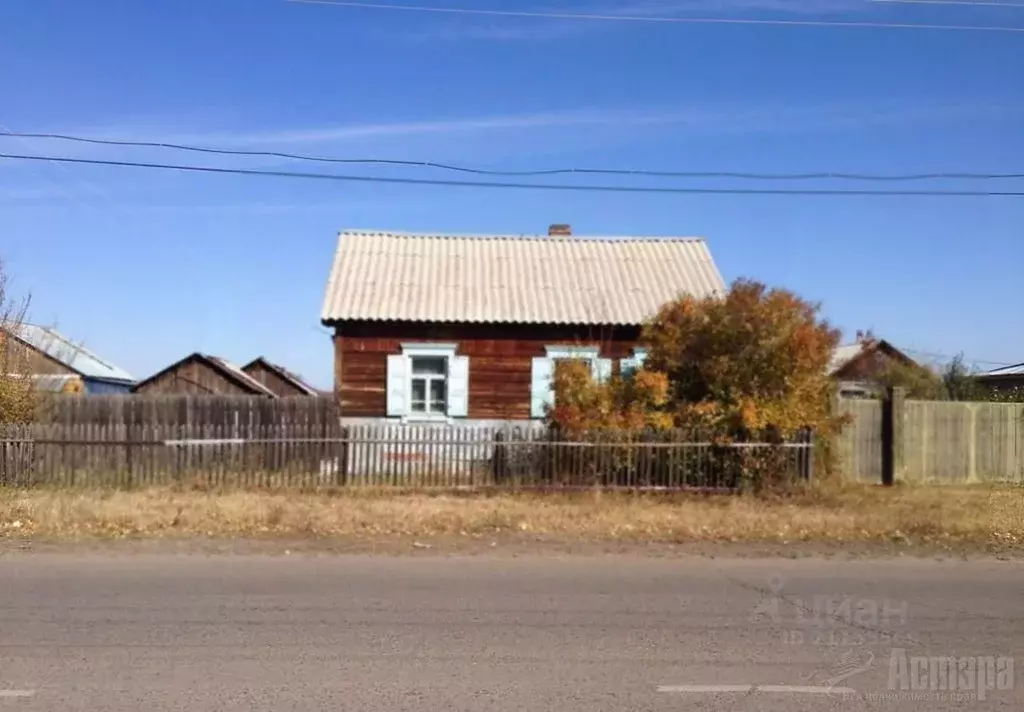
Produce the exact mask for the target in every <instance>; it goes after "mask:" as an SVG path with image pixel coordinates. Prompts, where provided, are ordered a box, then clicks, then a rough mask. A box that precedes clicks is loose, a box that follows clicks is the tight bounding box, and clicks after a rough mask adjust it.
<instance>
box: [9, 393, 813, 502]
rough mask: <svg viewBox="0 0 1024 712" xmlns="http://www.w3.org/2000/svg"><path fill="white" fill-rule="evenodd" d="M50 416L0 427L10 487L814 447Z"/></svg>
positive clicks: (744, 455) (175, 408)
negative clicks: (39, 422) (45, 419)
mask: <svg viewBox="0 0 1024 712" xmlns="http://www.w3.org/2000/svg"><path fill="white" fill-rule="evenodd" d="M61 408H62V410H61V411H60V412H57V413H56V414H55V416H54V417H53V418H52V419H51V421H50V422H47V423H42V424H31V425H21V426H5V427H3V428H2V429H0V484H3V485H7V486H17V487H34V486H63V487H115V488H135V487H145V486H154V485H180V486H193V487H211V488H220V487H243V488H250V487H303V488H320V487H389V488H400V489H445V490H452V489H467V488H469V489H479V488H491V487H494V488H509V487H514V488H522V487H540V488H554V489H562V490H565V489H576V488H594V487H599V488H604V489H631V490H649V489H654V490H686V489H701V490H729V491H731V490H735V489H737V488H738V487H739V486H740V485H741V484H742V478H743V474H744V473H745V472H747V471H749V470H750V469H751V468H752V467H754V466H756V467H761V468H762V469H763V468H765V467H767V468H769V469H770V471H771V474H773V475H780V476H784V477H793V478H801V479H809V478H810V477H811V475H812V462H813V443H812V441H811V438H810V436H809V435H806V436H805V437H802V438H800V439H798V440H796V441H794V442H788V443H776V444H767V443H761V442H746V443H738V444H732V445H721V444H716V443H714V442H711V441H710V440H708V439H706V438H701V437H697V436H695V434H693V433H687V432H682V431H669V432H661V433H649V432H638V433H621V432H615V433H611V432H609V433H601V432H594V433H587V434H585V435H582V436H580V437H577V438H575V439H567V438H564V437H558V436H557V434H555V433H553V431H551V430H549V429H547V428H545V427H542V426H539V425H538V426H525V427H512V426H471V425H417V424H408V425H400V424H379V425H377V424H373V425H351V426H342V424H341V419H340V417H339V415H338V413H337V409H336V407H335V405H334V404H333V402H331V401H330V400H329V399H310V398H295V399H276V400H270V399H255V398H248V397H228V396H154V397H138V396H135V397H117V396H112V397H101V398H95V397H90V398H80V399H69V400H68V401H67V403H66V404H62V405H61Z"/></svg>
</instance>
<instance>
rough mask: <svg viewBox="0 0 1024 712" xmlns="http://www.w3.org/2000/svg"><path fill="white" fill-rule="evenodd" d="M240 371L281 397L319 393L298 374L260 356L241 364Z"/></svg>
mask: <svg viewBox="0 0 1024 712" xmlns="http://www.w3.org/2000/svg"><path fill="white" fill-rule="evenodd" d="M242 371H244V372H245V373H246V374H247V375H248V376H249V377H250V378H252V379H254V380H256V381H257V382H259V383H260V384H261V385H263V386H264V387H266V388H268V389H270V390H271V391H273V392H274V393H276V394H277V395H278V396H280V397H282V398H284V397H289V396H316V397H318V396H319V395H320V392H319V391H317V389H315V388H313V386H311V385H309V384H308V383H306V382H305V381H303V380H302V379H301V378H300V377H299V376H297V375H296V374H294V373H292V372H291V371H289V370H287V369H286V368H284V367H283V366H278V365H277V364H274V363H271V362H270V361H268V360H267V359H265V358H263V357H262V356H260V357H259V358H256V359H254V360H252V361H250V362H249V363H247V364H245V365H244V366H242Z"/></svg>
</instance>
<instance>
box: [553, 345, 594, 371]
mask: <svg viewBox="0 0 1024 712" xmlns="http://www.w3.org/2000/svg"><path fill="white" fill-rule="evenodd" d="M544 352H545V355H546V356H547V357H548V358H549V359H551V361H552V371H551V373H552V375H554V362H556V361H559V360H561V359H580V360H582V361H586V362H587V363H588V364H589V365H590V375H591V376H593V377H594V378H595V379H596V378H597V376H598V373H597V360H598V358H600V356H601V347H600V346H545V347H544Z"/></svg>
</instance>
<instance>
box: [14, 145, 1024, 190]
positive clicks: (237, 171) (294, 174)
mask: <svg viewBox="0 0 1024 712" xmlns="http://www.w3.org/2000/svg"><path fill="white" fill-rule="evenodd" d="M0 158H7V159H11V160H20V161H51V162H52V161H56V162H59V163H77V164H84V165H94V166H118V167H134V168H149V169H155V170H173V171H184V172H194V173H215V174H222V175H249V176H265V177H274V178H306V179H310V180H329V181H350V182H360V183H392V184H404V185H436V186H450V187H455V186H457V187H472V188H522V189H528V190H557V191H580V192H609V193H678V194H686V193H689V194H704V195H806V196H809V195H820V196H902V197H910V196H932V197H950V198H952V197H1015V198H1019V197H1024V192H1019V191H981V190H839V189H791V190H773V189H767V188H682V187H657V186H620V185H560V184H557V183H518V182H511V181H503V182H484V181H458V180H440V179H430V178H393V177H383V176H355V175H342V174H337V173H304V172H299V171H268V170H254V169H248V168H214V167H211V166H193V165H182V164H169V163H147V162H142V161H113V160H100V159H95V158H70V157H63V156H39V155H26V154H10V153H0Z"/></svg>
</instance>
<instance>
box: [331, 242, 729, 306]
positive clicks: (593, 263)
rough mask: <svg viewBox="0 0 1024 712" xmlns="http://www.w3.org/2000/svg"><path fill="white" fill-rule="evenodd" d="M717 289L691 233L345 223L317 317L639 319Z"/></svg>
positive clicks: (718, 279) (710, 265)
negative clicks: (480, 231)
mask: <svg viewBox="0 0 1024 712" xmlns="http://www.w3.org/2000/svg"><path fill="white" fill-rule="evenodd" d="M724 291H725V284H724V282H723V280H722V276H721V274H720V273H719V271H718V268H717V267H716V266H715V263H714V261H713V260H712V258H711V253H710V251H709V250H708V247H707V244H706V243H705V242H704V240H702V239H698V238H654V237H582V236H573V237H548V236H539V237H538V236H531V237H523V236H513V235H494V236H485V235H417V234H409V233H394V232H366V231H345V232H342V233H341V234H340V235H339V237H338V248H337V251H336V253H335V257H334V263H333V265H332V268H331V273H330V278H329V280H328V283H327V289H326V293H325V295H324V303H323V309H322V311H321V319H322V320H323V321H324V322H330V321H340V320H346V319H366V320H402V321H452V322H520V323H557V324H640V323H643V321H645V320H646V319H647V318H648V317H650V316H653V315H654V314H655V313H656V312H657V310H658V308H659V307H660V306H661V305H662V304H664V303H665V302H667V301H670V300H672V299H675V298H676V297H678V296H679V295H680V294H681V293H688V294H692V295H694V296H696V297H704V296H707V295H710V294H712V293H715V292H718V293H724Z"/></svg>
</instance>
